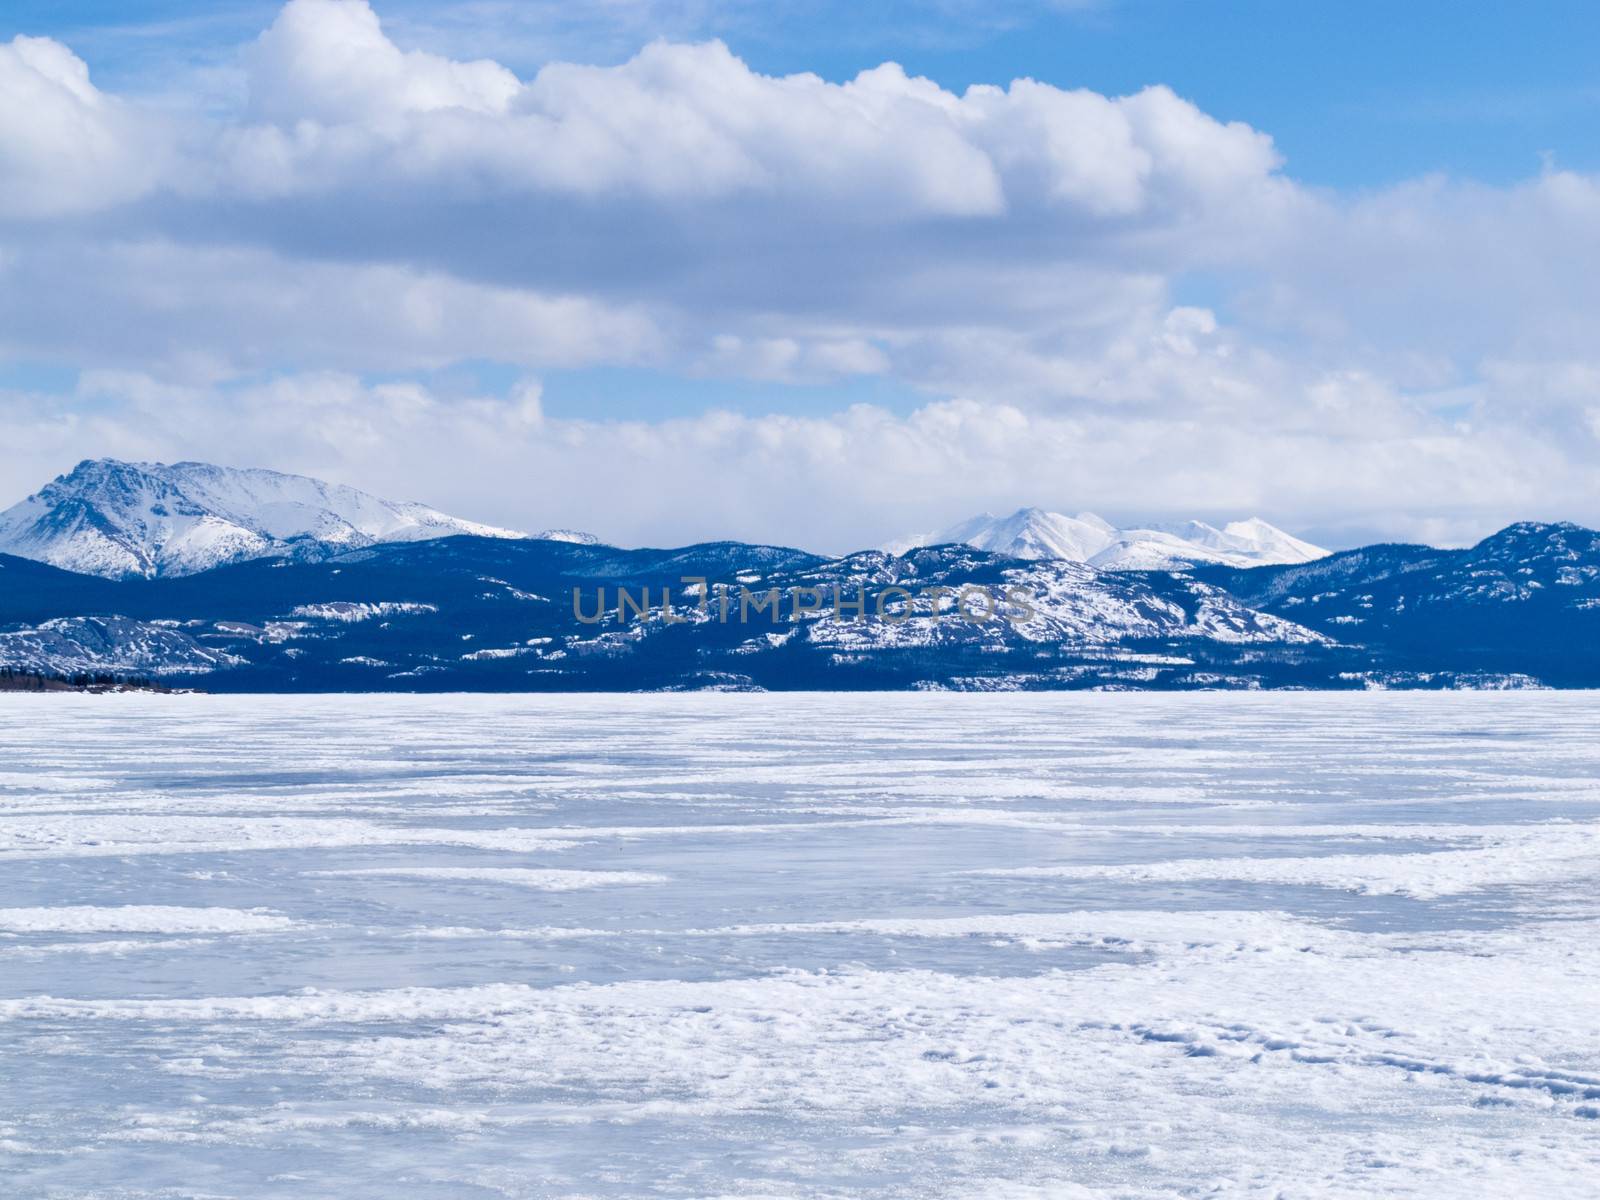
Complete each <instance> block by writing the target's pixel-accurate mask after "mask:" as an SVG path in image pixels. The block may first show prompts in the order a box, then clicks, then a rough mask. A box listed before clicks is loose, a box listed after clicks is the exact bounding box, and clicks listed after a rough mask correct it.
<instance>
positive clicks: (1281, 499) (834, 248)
mask: <svg viewBox="0 0 1600 1200" xmlns="http://www.w3.org/2000/svg"><path fill="white" fill-rule="evenodd" d="M18 35H20V36H18ZM1597 35H1600V7H1597V6H1594V5H1590V4H1577V3H1566V2H1552V3H1542V4H1536V5H1529V6H1521V7H1515V6H1505V5H1492V6H1491V5H1462V4H1444V3H1434V2H1432V0H1426V2H1418V3H1408V4H1404V5H1394V4H1379V3H1367V2H1355V3H1345V4H1340V5H1293V4H1286V3H1267V2H1254V0H1252V2H1240V3H1230V4H1206V5H1201V4H1194V3H1181V2H1178V0H1081V2H1080V0H1037V2H1034V3H1022V4H1012V5H995V4H980V3H975V2H971V0H940V2H937V3H929V4H906V3H890V4H883V5H873V6H862V5H845V4H803V3H797V2H789V0H769V2H766V3H756V2H755V0H678V2H675V3H666V2H657V0H614V2H612V3H607V4H596V5H570V4H559V3H554V2H545V0H524V2H520V3H514V2H511V0H463V2H461V3H438V2H432V3H419V2H417V0H373V3H372V4H371V5H369V4H368V3H367V2H366V0H294V2H293V3H290V4H288V5H287V6H286V5H285V4H284V3H281V2H276V0H273V2H265V3H257V2H255V0H251V2H248V3H227V2H223V3H218V4H208V5H198V4H192V3H178V2H176V0H142V2H141V0H133V2H128V0H124V2H122V3H115V4H113V3H74V2H71V0H68V2H60V0H56V2H51V3H45V2H43V0H12V3H10V4H9V5H8V6H7V7H6V10H5V13H4V15H3V16H0V173H5V174H7V175H9V178H10V186H9V188H8V190H7V194H6V195H5V196H0V435H4V436H5V437H6V439H7V441H8V444H9V445H11V446H12V447H14V451H13V453H12V455H11V456H10V459H9V461H8V462H7V463H6V464H5V465H4V466H0V486H3V487H4V488H6V489H7V490H8V491H9V492H15V493H16V494H17V495H19V496H20V495H21V494H23V493H25V492H26V491H29V490H31V489H32V488H33V487H35V486H37V484H38V483H39V482H40V481H41V480H42V478H45V477H48V476H49V475H51V474H54V473H56V472H57V471H60V470H64V469H66V468H67V467H69V466H70V465H71V463H72V461H75V460H76V459H77V458H80V457H84V456H89V455H95V454H117V455H121V456H144V457H152V458H168V459H170V458H177V457H201V458H211V459H215V460H219V461H228V462H236V463H240V464H241V465H246V464H248V465H264V466H274V467H280V468H283V469H291V470H304V471H307V472H309V473H320V474H323V475H326V476H330V477H334V478H338V479H341V480H344V481H347V482H351V483H355V484H358V485H361V486H368V487H371V488H373V489H375V490H380V491H390V492H396V491H398V492H401V493H403V494H406V495H411V496H417V497H419V498H425V499H428V500H430V501H432V502H435V503H438V504H440V505H441V506H444V507H454V508H457V509H460V510H462V511H463V513H464V515H468V516H476V517H481V518H483V519H487V520H494V521H497V522H500V523H503V524H521V525H527V526H549V525H580V526H588V527H593V528H597V529H598V530H599V531H600V532H601V533H603V534H606V535H608V536H611V537H613V538H616V539H617V540H623V541H626V540H649V541H655V542H662V541H671V540H686V539H687V538H689V537H694V536H710V535H721V534H728V535H736V536H748V537H760V538H765V539H768V540H779V541H789V542H804V543H806V544H811V545H816V546H818V547H819V548H837V549H845V548H850V547H852V546H856V545H861V544H869V543H871V542H873V541H881V540H884V539H886V538H888V537H891V536H894V535H897V534H900V533H903V532H906V531H907V530H908V529H911V528H919V527H924V528H925V527H931V526H937V525H941V524H947V523H949V522H950V521H952V520H954V519H956V518H959V517H962V516H965V515H967V514H968V513H969V512H971V511H974V510H976V509H979V508H992V509H996V510H1001V509H1007V508H1010V507H1016V506H1019V505H1022V504H1032V503H1036V504H1041V505H1045V506H1048V507H1055V508H1060V509H1064V510H1067V511H1077V510H1079V509H1095V510H1100V511H1103V512H1105V513H1106V515H1108V516H1110V517H1112V518H1114V519H1118V520H1124V521H1127V520H1134V519H1139V518H1144V517H1152V518H1154V517H1167V518H1173V517H1189V516H1196V517H1202V518H1207V519H1215V520H1222V519H1228V518H1233V517H1241V516H1248V515H1255V514H1259V515H1262V516H1265V517H1267V518H1269V519H1272V520H1275V521H1277V522H1278V523H1280V524H1283V525H1285V526H1286V527H1289V528H1291V529H1293V530H1294V531H1296V532H1299V533H1305V534H1308V535H1310V536H1313V537H1316V538H1320V539H1322V540H1324V541H1325V542H1329V543H1333V544H1349V543H1351V542H1355V541H1359V540H1364V539H1366V538H1369V537H1380V536H1384V537H1406V538H1421V539H1429V540H1436V541H1446V542H1459V541H1464V540H1470V539H1471V538H1473V537H1476V536H1478V535H1480V534H1482V533H1484V532H1487V531H1488V530H1489V529H1492V528H1493V527H1495V526H1496V525H1497V524H1499V523H1503V522H1504V521H1507V520H1511V519H1516V518H1524V517H1533V518H1539V517H1570V518H1574V519H1580V520H1589V521H1600V501H1597V500H1596V499H1595V497H1596V495H1597V489H1596V488H1595V486H1594V484H1595V483H1596V479H1595V472H1594V469H1593V467H1592V466H1590V464H1591V463H1592V462H1594V461H1596V453H1597V452H1600V441H1597V439H1600V352H1597V351H1595V350H1594V348H1593V346H1592V336H1591V334H1590V330H1591V329H1592V328H1593V321H1594V320H1595V319H1600V311H1597V309H1600V304H1597V301H1596V297H1595V294H1594V289H1593V287H1592V283H1591V282H1590V281H1591V280H1592V279H1593V277H1594V274H1595V272H1596V271H1600V232H1597V231H1600V181H1597V177H1596V174H1595V173H1596V172H1597V171H1600V161H1597V158H1600V154H1597V150H1596V143H1595V139H1594V138H1593V135H1592V130H1593V128H1594V124H1595V118H1596V116H1597V115H1600V78H1597V72H1596V70H1595V67H1594V65H1593V61H1592V53H1591V50H1592V47H1593V46H1594V45H1595V44H1597V42H1600V38H1597ZM13 38H16V40H13ZM710 39H720V41H721V42H722V43H725V45H726V47H727V49H726V51H724V50H720V49H717V48H715V47H713V46H710V45H708V42H709V40H710ZM480 60H486V61H480ZM884 63H890V64H896V65H895V66H892V67H888V68H882V69H876V70H875V68H879V67H880V64H884ZM84 72H87V76H86V77H85V76H84V74H83V73H84ZM800 72H809V73H813V74H814V75H816V76H820V77H821V79H822V80H823V81H825V83H819V84H809V83H805V82H804V81H797V80H786V79H785V78H783V77H786V76H791V75H794V74H796V73H800ZM863 72H865V74H863ZM919 77H920V79H921V80H926V81H929V82H921V81H919ZM1017 79H1030V80H1034V81H1037V84H1038V86H1032V85H1020V86H1013V85H1012V81H1013V80H1017ZM969 88H971V89H974V90H972V91H969V90H968V89H969ZM6 109H9V116H8V115H7V112H6V111H5V110H6ZM707 487H711V488H712V489H713V491H714V492H715V494H716V495H717V496H718V497H719V503H718V504H717V505H715V506H708V505H707V503H706V489H707ZM636 490H642V491H644V492H647V493H648V495H649V496H650V500H649V501H648V503H641V502H639V500H638V499H637V497H636V496H634V495H633V492H635V491H636ZM0 499H3V497H0Z"/></svg>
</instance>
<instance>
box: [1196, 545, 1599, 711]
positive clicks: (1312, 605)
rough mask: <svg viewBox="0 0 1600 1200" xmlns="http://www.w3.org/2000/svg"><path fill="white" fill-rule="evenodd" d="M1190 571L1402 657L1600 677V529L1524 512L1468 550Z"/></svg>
mask: <svg viewBox="0 0 1600 1200" xmlns="http://www.w3.org/2000/svg"><path fill="white" fill-rule="evenodd" d="M1195 574H1196V576H1197V577H1200V578H1204V579H1207V580H1209V581H1210V582H1212V583H1215V584H1217V585H1218V586H1219V587H1223V588H1226V589H1227V590H1229V591H1230V592H1232V593H1233V594H1234V595H1236V596H1238V597H1239V598H1240V599H1241V600H1243V601H1244V602H1245V603H1247V604H1250V605H1252V606H1254V607H1259V608H1261V609H1264V610H1265V611H1268V612H1272V613H1276V614H1277V615H1279V616H1283V617H1286V618H1288V619H1290V620H1293V621H1296V622H1299V623H1300V624H1303V625H1306V626H1309V627H1310V628H1313V629H1317V630H1320V631H1322V632H1324V633H1327V634H1329V635H1330V636H1333V637H1338V638H1340V639H1341V640H1345V641H1350V642H1354V643H1359V644H1360V645H1362V646H1365V647H1368V648H1369V649H1371V650H1372V651H1373V652H1375V653H1382V654H1385V655H1386V656H1387V657H1388V658H1389V660H1390V661H1391V662H1394V663H1397V664H1402V665H1404V666H1407V667H1411V668H1415V669H1430V668H1431V669H1442V668H1449V669H1455V670H1482V671H1516V672H1522V673H1526V674H1530V675H1534V676H1536V677H1538V678H1539V679H1540V680H1541V681H1543V682H1545V683H1548V684H1551V685H1553V686H1568V687H1575V686H1582V687H1595V686H1600V533H1597V532H1596V531H1594V530H1592V529H1585V528H1583V527H1581V526H1578V525H1572V524H1567V523H1561V524H1538V523H1533V522H1524V523H1521V524H1517V525H1511V526H1508V527H1507V528H1505V529H1502V530H1501V531H1500V532H1498V533H1496V534H1493V535H1492V536H1490V537H1487V538H1485V539H1484V540H1483V541H1481V542H1479V543H1478V544H1477V545H1475V546H1472V547H1470V548H1469V549H1465V550H1433V549H1429V548H1427V547H1423V546H1368V547H1364V548H1362V549H1360V550H1351V551H1346V552H1344V553H1342V554H1335V555H1332V556H1330V557H1328V558H1325V559H1321V560H1319V561H1317V562H1314V563H1307V564H1304V565H1300V566H1289V567H1257V568H1253V569H1249V570H1230V569H1219V568H1209V569H1206V570H1201V571H1196V572H1195Z"/></svg>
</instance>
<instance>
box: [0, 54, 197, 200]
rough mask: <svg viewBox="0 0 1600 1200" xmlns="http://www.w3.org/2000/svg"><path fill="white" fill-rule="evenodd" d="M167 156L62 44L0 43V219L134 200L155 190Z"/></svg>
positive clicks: (141, 122) (147, 128)
mask: <svg viewBox="0 0 1600 1200" xmlns="http://www.w3.org/2000/svg"><path fill="white" fill-rule="evenodd" d="M164 149H165V148H164V147H163V146H162V144H161V139H160V138H159V136H158V131H157V127H156V125H155V123H154V122H152V121H149V120H145V119H143V118H141V117H140V116H139V115H137V114H136V113H134V112H133V111H131V110H129V109H128V108H127V107H126V106H124V105H123V104H121V103H119V102H118V101H117V100H115V99H113V98H111V97H108V96H106V95H105V94H104V93H102V92H101V91H100V90H99V89H97V88H96V87H95V86H94V84H93V83H91V82H90V79H89V68H88V66H87V65H86V64H85V63H84V62H83V60H82V59H80V58H78V57H77V56H76V55H75V54H73V53H72V51H71V50H69V49H67V47H65V46H63V45H62V44H61V43H60V42H56V41H53V40H51V39H50V38H37V37H16V38H13V39H12V40H11V41H10V42H8V43H0V181H3V184H0V219H3V218H6V217H24V218H26V217H32V218H55V217H61V216H70V215H75V214H77V213H80V212H84V211H88V210H92V209H96V208H101V207H105V206H108V205H115V204H118V203H124V202H126V201H129V200H132V199H134V198H136V197H137V196H139V195H141V194H142V193H144V192H145V191H147V190H148V189H149V188H151V187H152V186H154V184H155V182H156V179H157V177H158V172H159V171H160V170H161V169H162V167H163V166H165V165H166V164H165V163H164V162H163V158H164Z"/></svg>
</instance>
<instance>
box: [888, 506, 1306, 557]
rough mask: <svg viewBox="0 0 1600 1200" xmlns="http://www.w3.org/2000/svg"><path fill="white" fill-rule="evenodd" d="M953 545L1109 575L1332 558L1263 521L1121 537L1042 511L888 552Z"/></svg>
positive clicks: (955, 528) (1091, 519)
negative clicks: (1063, 563)
mask: <svg viewBox="0 0 1600 1200" xmlns="http://www.w3.org/2000/svg"><path fill="white" fill-rule="evenodd" d="M953 542H960V543H964V544H965V545H968V546H975V547H977V548H978V549H979V550H992V551H994V553H996V554H1005V555H1008V556H1010V557H1011V558H1026V559H1044V558H1060V559H1067V560H1068V561H1071V562H1082V563H1088V564H1089V565H1090V566H1093V567H1098V568H1100V569H1101V570H1102V571H1181V570H1184V569H1187V568H1189V567H1194V566H1199V565H1200V564H1202V563H1215V564H1219V565H1223V566H1230V567H1251V566H1264V565H1267V564H1270V563H1303V562H1310V561H1311V560H1313V559H1317V558H1322V557H1323V556H1324V555H1326V554H1327V553H1328V551H1326V550H1324V549H1323V548H1322V547H1320V546H1313V545H1312V544H1311V543H1310V542H1304V541H1301V540H1300V539H1299V538H1297V537H1294V536H1292V535H1290V534H1287V533H1285V532H1284V531H1283V530H1281V529H1279V528H1277V527H1276V526H1273V525H1269V524H1268V523H1267V522H1265V521H1263V520H1261V519H1260V518H1259V517H1251V518H1250V519H1248V520H1244V521H1232V522H1229V523H1228V524H1227V525H1225V526H1223V527H1222V528H1221V529H1217V528H1215V527H1214V526H1211V525H1207V524H1205V523H1204V522H1203V521H1181V522H1174V523H1168V524H1155V525H1144V526H1138V527H1134V528H1128V529H1118V528H1117V527H1116V526H1114V525H1112V524H1111V523H1110V522H1109V521H1106V520H1103V519H1101V518H1100V517H1097V516H1095V514H1094V513H1089V512H1084V513H1079V514H1078V515H1077V516H1075V517H1069V516H1067V515H1065V514H1064V513H1056V512H1047V511H1045V510H1044V509H1042V508H1019V509H1018V510H1017V511H1016V512H1014V513H1012V514H1011V515H1010V516H1008V517H997V516H995V515H994V514H993V513H982V514H980V515H979V516H976V517H972V518H970V519H969V520H966V521H962V522H961V523H960V524H958V525H952V526H950V527H949V528H948V529H942V530H939V531H938V532H936V533H922V534H913V535H911V536H910V537H905V538H900V539H898V540H897V541H894V542H890V543H889V544H888V545H887V546H885V547H884V549H885V550H888V551H889V552H890V553H891V554H903V553H905V552H906V551H907V550H911V549H914V548H917V547H920V546H938V545H944V544H948V543H953Z"/></svg>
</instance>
